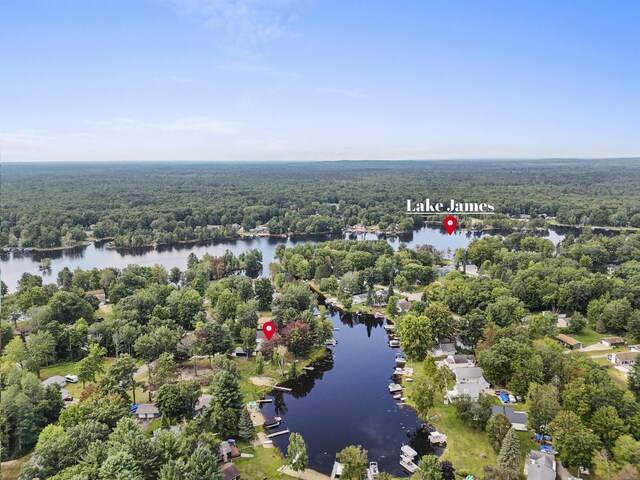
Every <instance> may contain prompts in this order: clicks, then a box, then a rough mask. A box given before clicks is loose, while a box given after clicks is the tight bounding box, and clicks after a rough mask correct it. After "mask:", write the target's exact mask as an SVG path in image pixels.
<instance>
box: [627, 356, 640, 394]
mask: <svg viewBox="0 0 640 480" xmlns="http://www.w3.org/2000/svg"><path fill="white" fill-rule="evenodd" d="M627 380H628V382H629V390H630V391H632V392H633V394H634V395H635V396H636V400H638V401H639V402H640V361H637V362H636V363H635V364H634V365H633V367H632V368H631V371H630V372H629V376H628V377H627Z"/></svg>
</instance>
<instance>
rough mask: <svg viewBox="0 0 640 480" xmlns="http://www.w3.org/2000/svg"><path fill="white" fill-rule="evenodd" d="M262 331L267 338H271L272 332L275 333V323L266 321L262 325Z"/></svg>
mask: <svg viewBox="0 0 640 480" xmlns="http://www.w3.org/2000/svg"><path fill="white" fill-rule="evenodd" d="M262 331H263V332H264V336H265V337H267V340H271V337H273V334H274V333H276V324H275V323H273V322H266V323H265V324H264V325H262Z"/></svg>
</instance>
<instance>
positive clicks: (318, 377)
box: [263, 311, 442, 476]
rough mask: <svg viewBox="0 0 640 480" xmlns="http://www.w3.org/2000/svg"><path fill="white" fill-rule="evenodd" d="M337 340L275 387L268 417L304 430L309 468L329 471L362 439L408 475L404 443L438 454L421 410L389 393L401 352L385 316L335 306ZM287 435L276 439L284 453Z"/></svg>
mask: <svg viewBox="0 0 640 480" xmlns="http://www.w3.org/2000/svg"><path fill="white" fill-rule="evenodd" d="M330 318H331V321H332V322H333V324H334V327H338V328H339V330H338V331H335V332H334V336H335V338H336V339H337V340H338V344H337V346H336V347H332V348H330V349H327V355H326V356H324V357H323V358H322V359H320V360H318V361H317V362H315V363H314V364H313V365H312V366H313V367H314V370H313V371H305V372H304V374H303V375H301V376H300V377H299V378H297V379H296V380H293V381H288V382H286V383H283V384H282V386H284V387H286V388H291V391H290V392H287V391H281V390H273V391H272V392H270V393H269V395H268V398H271V399H273V403H267V404H264V405H263V411H264V414H265V417H266V418H267V419H269V418H272V417H273V416H280V417H282V418H283V423H282V425H281V426H280V427H278V428H277V429H276V431H277V430H283V429H286V428H288V429H289V430H290V431H292V432H298V433H300V434H301V435H302V436H303V438H304V439H305V442H306V443H307V446H308V449H309V466H310V467H311V468H313V469H316V470H318V471H321V472H323V473H330V471H331V467H332V466H333V462H334V460H335V454H336V453H337V452H339V451H340V450H342V449H343V448H344V447H346V446H347V445H351V444H354V445H362V446H363V447H364V448H365V449H367V450H368V452H369V459H370V460H371V461H377V462H378V464H379V465H380V468H381V469H383V470H384V471H387V472H389V473H391V474H393V475H395V476H407V475H406V474H405V472H404V471H403V470H402V467H401V466H400V464H399V458H400V448H401V447H402V445H403V444H404V445H406V444H409V445H410V446H411V447H412V448H413V449H414V450H416V451H417V452H418V453H419V454H420V455H424V454H426V453H431V454H440V453H442V451H441V450H437V449H434V448H433V447H432V446H431V445H430V444H429V441H428V431H427V430H426V429H425V428H423V425H422V423H421V422H420V420H419V419H418V418H417V416H416V414H415V412H414V411H413V410H412V409H411V408H410V407H408V406H406V405H400V404H399V403H398V402H397V401H396V400H394V399H393V398H392V396H391V395H390V394H389V392H388V388H387V386H388V384H389V383H390V382H391V381H392V378H393V369H394V367H395V360H394V359H395V353H396V351H397V350H394V349H391V348H390V347H389V346H388V343H387V341H388V337H387V333H386V332H385V331H384V329H383V328H382V325H383V322H382V321H381V320H377V319H375V318H373V317H370V316H361V317H358V316H356V315H342V316H341V315H340V314H339V313H338V312H336V311H330ZM288 437H289V436H288V435H286V434H285V435H282V436H277V437H274V438H272V440H273V442H274V444H275V445H276V447H278V448H279V449H280V450H281V451H282V452H284V453H286V450H287V446H288Z"/></svg>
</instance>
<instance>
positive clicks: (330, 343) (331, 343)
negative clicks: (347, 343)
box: [326, 338, 338, 347]
mask: <svg viewBox="0 0 640 480" xmlns="http://www.w3.org/2000/svg"><path fill="white" fill-rule="evenodd" d="M337 344H338V341H337V340H336V339H335V338H332V339H331V340H327V344H326V345H327V347H335V346H336V345H337Z"/></svg>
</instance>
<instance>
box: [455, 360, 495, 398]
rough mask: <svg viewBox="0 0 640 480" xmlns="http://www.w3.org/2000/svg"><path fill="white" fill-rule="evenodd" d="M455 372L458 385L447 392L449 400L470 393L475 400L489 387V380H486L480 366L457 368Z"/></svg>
mask: <svg viewBox="0 0 640 480" xmlns="http://www.w3.org/2000/svg"><path fill="white" fill-rule="evenodd" d="M453 372H454V374H455V376H456V385H455V387H453V390H450V391H448V392H447V395H446V398H447V400H448V401H451V400H453V399H454V398H455V397H458V396H460V395H468V396H469V397H471V398H472V399H473V400H477V399H478V397H479V396H480V394H481V393H483V392H484V391H485V390H486V389H487V388H489V382H487V381H486V380H485V378H484V376H483V374H482V369H481V368H480V367H462V368H456V369H455V370H454V371H453Z"/></svg>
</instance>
